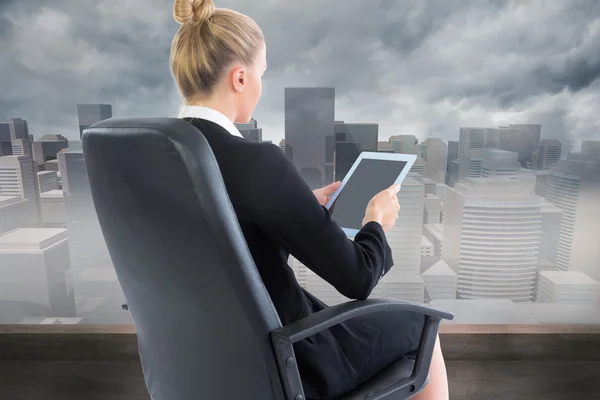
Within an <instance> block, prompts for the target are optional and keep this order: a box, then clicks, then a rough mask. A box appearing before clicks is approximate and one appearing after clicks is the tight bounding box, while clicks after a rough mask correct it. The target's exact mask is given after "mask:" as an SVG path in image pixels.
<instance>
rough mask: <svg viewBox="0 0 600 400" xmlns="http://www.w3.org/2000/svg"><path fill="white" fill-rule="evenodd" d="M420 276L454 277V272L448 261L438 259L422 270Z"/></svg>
mask: <svg viewBox="0 0 600 400" xmlns="http://www.w3.org/2000/svg"><path fill="white" fill-rule="evenodd" d="M421 276H451V277H456V272H454V271H453V270H452V268H450V266H449V265H448V263H446V261H444V260H439V261H438V262H436V263H435V264H433V265H432V266H431V268H429V269H428V270H427V271H425V272H423V273H422V274H421Z"/></svg>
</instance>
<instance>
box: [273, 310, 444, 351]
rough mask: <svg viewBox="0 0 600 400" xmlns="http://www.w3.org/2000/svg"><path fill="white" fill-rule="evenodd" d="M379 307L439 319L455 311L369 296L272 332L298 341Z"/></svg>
mask: <svg viewBox="0 0 600 400" xmlns="http://www.w3.org/2000/svg"><path fill="white" fill-rule="evenodd" d="M380 311H413V312H416V313H419V314H423V315H426V316H428V317H430V318H434V319H437V320H442V319H447V320H452V319H454V315H452V314H451V313H449V312H446V311H443V310H438V309H436V308H432V307H426V306H422V305H420V304H416V303H411V302H408V301H402V300H391V299H368V300H363V301H350V302H347V303H343V304H338V305H337V306H333V307H328V308H326V309H324V310H322V311H319V312H317V313H314V314H312V315H309V316H308V317H306V318H303V319H301V320H300V321H296V322H294V323H292V324H289V325H286V326H284V327H283V328H280V329H277V330H275V331H273V332H272V334H271V335H272V336H273V337H275V336H277V337H278V340H285V341H287V342H289V343H296V342H298V341H300V340H302V339H306V338H307V337H309V336H312V335H314V334H315V333H318V332H321V331H324V330H325V329H329V328H331V327H332V326H335V325H337V324H339V323H342V322H344V321H346V320H349V319H352V318H356V317H359V316H361V315H365V314H372V313H375V312H380Z"/></svg>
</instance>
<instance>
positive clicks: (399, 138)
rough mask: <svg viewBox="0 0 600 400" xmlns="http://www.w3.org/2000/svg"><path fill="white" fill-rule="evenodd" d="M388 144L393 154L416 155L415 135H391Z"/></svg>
mask: <svg viewBox="0 0 600 400" xmlns="http://www.w3.org/2000/svg"><path fill="white" fill-rule="evenodd" d="M389 142H390V143H391V145H392V146H393V147H394V152H395V153H404V154H417V152H418V151H417V144H418V143H419V141H418V140H417V137H416V136H415V135H392V136H390V138H389Z"/></svg>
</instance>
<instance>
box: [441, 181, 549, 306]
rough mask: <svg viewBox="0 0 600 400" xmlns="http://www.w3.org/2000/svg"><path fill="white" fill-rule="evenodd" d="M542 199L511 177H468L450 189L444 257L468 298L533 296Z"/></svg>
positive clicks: (522, 299)
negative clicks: (455, 273)
mask: <svg viewBox="0 0 600 400" xmlns="http://www.w3.org/2000/svg"><path fill="white" fill-rule="evenodd" d="M540 204H541V199H540V198H539V197H537V196H532V195H531V194H530V193H529V189H527V188H524V187H522V186H521V185H518V184H515V183H514V182H513V181H512V180H511V179H510V178H507V177H492V178H467V179H465V180H463V181H461V182H459V183H457V184H456V186H455V187H454V188H452V189H449V190H448V195H447V201H446V212H445V217H444V218H445V226H444V240H443V243H444V247H443V251H442V257H443V259H444V260H445V261H446V262H447V263H448V265H449V266H450V267H451V268H452V269H453V270H454V271H455V272H457V273H458V293H459V296H460V298H464V299H482V298H489V299H500V298H502V299H508V300H512V301H515V302H527V301H532V300H533V297H534V285H535V277H536V267H537V262H538V251H539V244H540V228H541V213H540Z"/></svg>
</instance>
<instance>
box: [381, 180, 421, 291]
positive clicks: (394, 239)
mask: <svg viewBox="0 0 600 400" xmlns="http://www.w3.org/2000/svg"><path fill="white" fill-rule="evenodd" d="M398 201H399V203H400V207H401V208H400V213H399V215H398V220H397V221H396V225H395V226H394V227H393V228H392V230H391V231H390V232H389V233H388V235H387V238H388V243H389V245H390V247H391V249H392V254H393V257H394V267H393V268H392V269H391V270H390V272H388V274H387V275H386V278H387V279H388V280H389V281H390V282H392V281H397V280H399V279H400V280H401V279H402V277H404V276H407V275H411V276H414V275H419V273H420V270H421V237H422V236H423V213H424V202H425V187H424V186H423V184H422V183H421V182H419V181H417V180H416V179H414V178H412V177H407V178H406V179H405V180H404V182H402V190H400V192H399V193H398ZM384 279H385V278H384Z"/></svg>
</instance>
